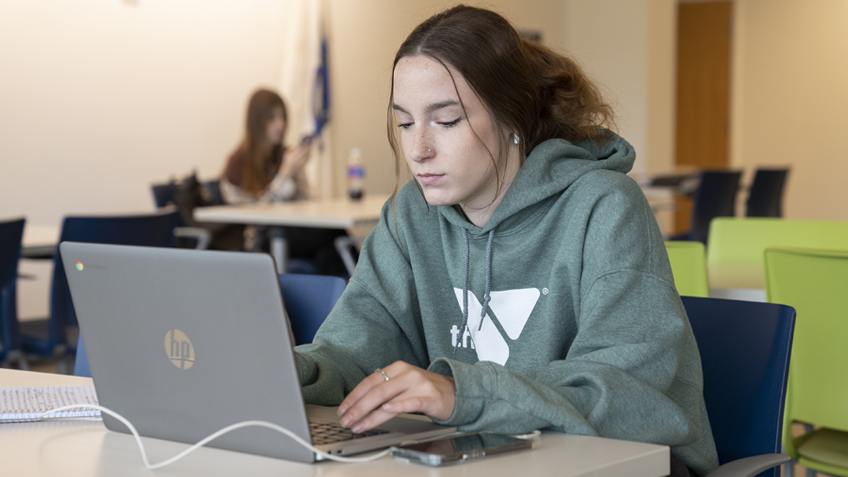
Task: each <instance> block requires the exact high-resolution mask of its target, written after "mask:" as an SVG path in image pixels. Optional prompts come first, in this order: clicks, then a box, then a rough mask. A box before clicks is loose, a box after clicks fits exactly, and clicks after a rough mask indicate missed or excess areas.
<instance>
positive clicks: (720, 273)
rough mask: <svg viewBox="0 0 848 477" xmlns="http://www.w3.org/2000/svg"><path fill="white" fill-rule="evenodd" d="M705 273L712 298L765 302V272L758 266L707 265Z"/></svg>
mask: <svg viewBox="0 0 848 477" xmlns="http://www.w3.org/2000/svg"><path fill="white" fill-rule="evenodd" d="M707 272H708V274H709V279H710V296H711V297H713V298H727V299H731V300H745V301H761V302H764V301H766V290H765V288H766V277H765V270H764V269H763V267H762V266H760V265H745V264H733V263H708V264H707Z"/></svg>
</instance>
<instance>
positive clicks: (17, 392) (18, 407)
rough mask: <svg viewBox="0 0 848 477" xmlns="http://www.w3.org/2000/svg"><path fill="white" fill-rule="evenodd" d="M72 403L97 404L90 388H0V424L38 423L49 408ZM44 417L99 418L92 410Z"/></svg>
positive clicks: (65, 412)
mask: <svg viewBox="0 0 848 477" xmlns="http://www.w3.org/2000/svg"><path fill="white" fill-rule="evenodd" d="M75 404H95V405H96V404H97V394H96V393H95V391H94V386H47V387H35V388H0V422H25V421H38V420H39V418H38V417H39V416H40V415H41V414H44V413H45V412H47V411H50V410H51V409H56V408H59V407H64V406H71V405H75ZM45 417H93V418H98V417H100V411H98V410H96V409H71V410H68V411H62V412H58V413H52V414H48V415H47V416H45Z"/></svg>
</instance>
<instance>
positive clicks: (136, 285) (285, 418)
mask: <svg viewBox="0 0 848 477" xmlns="http://www.w3.org/2000/svg"><path fill="white" fill-rule="evenodd" d="M60 251H61V256H62V263H63V265H64V268H65V273H66V274H67V277H68V284H69V285H70V289H71V297H72V299H73V303H74V308H75V309H76V313H77V318H78V319H79V323H80V330H81V333H82V337H83V341H84V343H85V349H86V352H87V354H88V360H89V365H90V367H91V374H92V377H93V378H94V386H95V388H96V390H97V397H98V400H99V401H100V404H101V405H102V406H105V407H107V408H110V409H112V410H114V411H117V412H118V413H120V414H122V415H123V416H124V417H126V418H127V419H129V420H130V422H132V423H133V424H134V425H135V426H136V428H137V429H138V431H139V433H140V434H141V435H143V436H147V437H155V438H161V439H168V440H173V441H180V442H186V443H195V442H197V441H199V440H201V439H202V438H204V437H206V436H207V435H209V434H211V433H213V432H215V431H217V430H219V429H221V428H223V427H226V426H229V425H231V424H234V423H237V422H241V421H247V420H264V421H269V422H273V423H275V424H278V425H280V426H283V427H285V428H287V429H289V430H291V431H292V432H294V433H295V434H297V435H298V436H299V437H301V438H302V439H304V440H306V441H307V442H311V443H312V444H313V445H314V446H315V447H317V448H319V449H321V450H323V451H325V452H328V453H331V454H340V455H347V454H355V453H359V452H365V451H369V450H374V449H379V448H383V447H388V446H391V445H396V444H398V443H401V442H409V441H414V440H422V439H428V438H433V437H436V436H440V435H446V434H450V433H452V432H453V431H455V428H448V427H444V426H438V425H436V424H434V423H432V422H430V421H429V420H426V419H424V420H422V419H420V416H401V417H398V418H395V419H393V420H391V421H389V422H387V423H386V424H384V425H382V426H380V428H379V429H375V430H374V432H370V433H367V434H365V435H353V434H351V433H350V432H349V431H347V430H346V429H344V428H341V426H340V425H338V418H337V416H336V409H335V408H330V407H321V406H312V405H309V406H305V405H304V402H303V396H302V394H301V390H300V383H299V380H298V376H297V370H296V368H295V364H294V352H293V350H292V345H291V340H290V332H289V327H288V322H287V318H286V315H285V311H284V308H283V301H282V296H281V293H280V285H279V281H278V278H277V274H276V271H275V268H274V263H273V261H272V259H271V258H270V257H269V256H267V255H264V254H250V253H240V252H213V251H198V250H180V249H166V248H148V247H130V246H120V245H99V244H84V243H71V242H64V243H62V244H61V245H60ZM103 421H104V423H105V424H106V427H107V428H109V429H111V430H113V431H119V432H128V430H127V429H126V427H125V426H124V425H123V424H121V423H120V422H119V421H117V420H116V419H114V418H111V417H109V416H104V417H103ZM209 445H211V446H213V447H220V448H224V449H229V450H235V451H240V452H248V453H252V454H259V455H264V456H269V457H277V458H282V459H289V460H295V461H300V462H313V461H315V460H316V455H315V454H314V453H312V452H311V451H309V450H307V449H305V448H304V447H302V446H300V445H299V444H297V443H296V442H294V441H293V440H292V439H291V438H289V437H287V436H285V435H283V434H280V433H278V432H276V431H273V430H271V429H267V428H243V429H238V430H236V431H233V432H231V433H229V434H226V435H224V436H222V437H219V438H218V439H216V440H214V441H212V442H211V443H210V444H209Z"/></svg>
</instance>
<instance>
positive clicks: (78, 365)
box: [74, 335, 91, 378]
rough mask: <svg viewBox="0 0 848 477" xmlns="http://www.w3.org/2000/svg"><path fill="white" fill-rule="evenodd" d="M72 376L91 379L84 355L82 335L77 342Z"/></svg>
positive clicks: (85, 355) (86, 356)
mask: <svg viewBox="0 0 848 477" xmlns="http://www.w3.org/2000/svg"><path fill="white" fill-rule="evenodd" d="M74 376H85V377H86V378H90V377H91V368H89V367H88V355H87V354H86V353H85V343H83V341H82V335H80V336H79V340H78V341H77V354H76V358H75V359H74Z"/></svg>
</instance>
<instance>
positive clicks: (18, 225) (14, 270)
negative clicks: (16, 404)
mask: <svg viewBox="0 0 848 477" xmlns="http://www.w3.org/2000/svg"><path fill="white" fill-rule="evenodd" d="M25 222H26V219H16V220H9V221H3V222H0V365H2V366H4V367H5V366H8V364H9V363H10V362H12V361H17V362H18V366H19V367H20V368H21V369H28V368H29V366H28V365H27V361H26V358H25V357H24V355H23V353H22V351H21V342H20V336H19V334H18V304H17V297H16V295H17V293H16V290H17V281H18V260H19V259H20V257H21V238H22V237H23V234H24V223H25Z"/></svg>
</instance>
